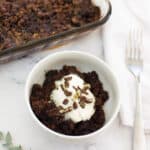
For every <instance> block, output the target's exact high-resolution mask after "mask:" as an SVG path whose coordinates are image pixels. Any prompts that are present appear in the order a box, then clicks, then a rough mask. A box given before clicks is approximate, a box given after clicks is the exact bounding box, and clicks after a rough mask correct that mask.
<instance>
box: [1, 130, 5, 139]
mask: <svg viewBox="0 0 150 150" xmlns="http://www.w3.org/2000/svg"><path fill="white" fill-rule="evenodd" d="M3 139H4V135H3V133H2V132H1V131H0V140H3Z"/></svg>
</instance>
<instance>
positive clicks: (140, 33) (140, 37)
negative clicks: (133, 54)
mask: <svg viewBox="0 0 150 150" xmlns="http://www.w3.org/2000/svg"><path fill="white" fill-rule="evenodd" d="M138 34H139V42H138V52H137V59H138V60H139V61H141V60H142V53H141V51H142V45H143V41H142V39H143V38H142V29H139V31H138Z"/></svg>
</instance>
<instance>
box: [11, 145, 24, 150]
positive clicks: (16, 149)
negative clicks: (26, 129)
mask: <svg viewBox="0 0 150 150" xmlns="http://www.w3.org/2000/svg"><path fill="white" fill-rule="evenodd" d="M9 150H22V147H21V146H12V147H9Z"/></svg>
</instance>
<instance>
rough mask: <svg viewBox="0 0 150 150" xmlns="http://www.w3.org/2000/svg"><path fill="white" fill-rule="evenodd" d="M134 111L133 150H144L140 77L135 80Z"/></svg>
mask: <svg viewBox="0 0 150 150" xmlns="http://www.w3.org/2000/svg"><path fill="white" fill-rule="evenodd" d="M136 84H137V85H136V110H135V120H134V135H133V136H134V137H133V150H146V141H145V134H144V124H143V117H142V97H141V82H140V76H138V77H137V78H136Z"/></svg>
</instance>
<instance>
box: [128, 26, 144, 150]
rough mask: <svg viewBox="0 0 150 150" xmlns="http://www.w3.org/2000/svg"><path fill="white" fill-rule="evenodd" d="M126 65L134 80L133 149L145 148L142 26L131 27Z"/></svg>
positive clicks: (140, 149) (141, 149) (142, 149)
mask: <svg viewBox="0 0 150 150" xmlns="http://www.w3.org/2000/svg"><path fill="white" fill-rule="evenodd" d="M126 65H127V68H128V70H129V71H130V72H131V73H132V75H133V76H134V78H135V80H136V107H135V118H134V132H133V150H146V142H145V134H144V125H143V117H142V98H141V73H142V70H143V58H142V28H141V27H140V26H137V27H136V26H133V27H131V30H130V33H129V39H128V42H127V45H126Z"/></svg>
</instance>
